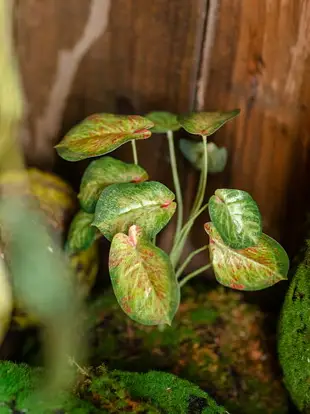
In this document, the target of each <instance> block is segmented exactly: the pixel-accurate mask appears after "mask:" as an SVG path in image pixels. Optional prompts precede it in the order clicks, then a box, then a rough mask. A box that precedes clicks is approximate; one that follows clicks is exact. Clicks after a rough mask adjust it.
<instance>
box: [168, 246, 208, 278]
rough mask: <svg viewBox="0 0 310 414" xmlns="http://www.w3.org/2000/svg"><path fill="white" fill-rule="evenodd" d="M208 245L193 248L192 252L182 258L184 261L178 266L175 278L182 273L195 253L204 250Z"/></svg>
mask: <svg viewBox="0 0 310 414" xmlns="http://www.w3.org/2000/svg"><path fill="white" fill-rule="evenodd" d="M208 247H209V245H206V246H202V247H200V248H199V249H197V250H194V251H193V252H192V253H190V254H189V255H188V256H187V258H186V259H185V260H184V263H183V264H182V265H181V266H180V267H179V269H178V271H177V272H176V277H177V279H178V278H179V277H180V276H181V275H182V273H183V271H184V269H185V268H186V267H187V265H188V264H189V263H190V261H191V260H192V259H193V257H195V256H196V255H197V254H199V253H201V252H203V251H204V250H207V249H208Z"/></svg>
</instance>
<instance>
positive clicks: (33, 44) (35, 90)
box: [15, 0, 207, 247]
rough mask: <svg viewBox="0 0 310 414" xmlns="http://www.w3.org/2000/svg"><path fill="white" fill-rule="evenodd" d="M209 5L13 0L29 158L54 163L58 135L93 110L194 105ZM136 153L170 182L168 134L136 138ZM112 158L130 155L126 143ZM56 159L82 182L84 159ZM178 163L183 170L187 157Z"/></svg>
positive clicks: (177, 0) (172, 0)
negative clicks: (80, 48)
mask: <svg viewBox="0 0 310 414" xmlns="http://www.w3.org/2000/svg"><path fill="white" fill-rule="evenodd" d="M206 3H207V1H206V0H169V1H166V0H147V1H146V0H113V1H112V0H79V2H78V5H77V2H76V1H75V0H66V1H65V2H63V1H62V0H45V1H44V3H43V2H41V1H39V0H15V6H16V7H15V17H16V20H15V25H16V44H17V50H18V55H19V59H20V66H21V71H22V75H23V79H24V86H25V96H26V100H27V102H28V104H29V108H28V110H29V112H28V129H26V134H25V135H24V140H26V138H27V140H26V145H25V153H26V156H27V158H28V161H29V162H30V163H31V164H35V165H38V166H41V167H43V168H48V167H50V166H51V165H53V163H54V158H55V151H54V150H53V145H54V144H55V143H56V142H57V140H58V139H59V137H60V136H61V135H62V134H64V133H65V132H66V131H67V130H68V129H69V128H71V127H72V126H73V125H74V124H75V123H77V122H78V121H80V120H81V119H83V118H84V117H85V116H87V115H89V114H91V113H94V112H127V113H128V112H136V113H142V114H143V113H146V112H148V111H150V110H156V109H157V110H168V111H172V112H186V111H189V110H192V109H193V103H194V97H195V88H196V77H197V72H198V67H199V62H200V60H199V56H200V48H201V39H202V33H203V29H204V22H205V17H206ZM104 7H105V9H106V10H108V17H107V16H106V13H107V12H104V11H103V8H104ZM94 9H96V11H95V13H94V16H93V19H92V27H90V28H89V31H88V35H87V36H86V35H85V32H87V30H86V26H87V24H88V25H89V21H90V20H91V12H92V10H94ZM100 14H101V15H100ZM98 15H99V17H98ZM96 16H97V17H96ZM105 19H107V24H106V25H103V26H102V21H104V20H105ZM100 25H101V26H100ZM94 32H95V33H94ZM96 33H97V35H96ZM89 38H91V40H89ZM81 39H83V40H82V43H83V42H84V43H85V41H87V39H88V45H87V47H84V51H83V53H80V55H78V54H77V52H76V50H75V49H76V48H77V43H78V42H81ZM64 55H65V56H64ZM64 58H66V61H65V62H63V60H64ZM64 63H65V66H64ZM61 66H62V69H63V70H61ZM68 73H69V75H70V73H71V79H70V76H69V75H68ZM57 82H58V86H59V84H60V85H62V86H61V88H60V89H59V87H58V89H57V86H56V91H57V92H56V94H54V95H53V94H51V90H52V91H53V90H55V85H57ZM64 88H67V89H68V94H67V95H66V94H64V93H63V92H64ZM51 95H52V96H53V97H54V98H55V97H56V98H57V97H58V102H59V105H61V106H62V108H59V107H57V99H55V100H54V102H53V103H52V104H51ZM47 108H49V110H47ZM48 112H50V113H49V115H48ZM57 112H58V116H57ZM53 121H54V123H53ZM24 132H25V131H24ZM138 153H139V162H140V164H141V165H142V166H144V167H145V168H146V169H147V171H148V172H149V175H150V178H151V179H152V180H158V181H161V182H164V183H166V184H167V185H169V187H171V188H172V182H171V174H170V166H169V159H168V146H167V143H166V138H165V137H163V136H159V135H155V136H153V137H152V139H151V140H147V141H145V142H139V143H138ZM113 155H115V156H116V157H117V156H119V157H121V158H122V159H124V160H127V161H129V160H130V161H131V159H132V156H131V149H130V145H127V146H123V147H122V148H121V149H120V150H118V151H116V152H115V153H114V154H113ZM58 165H60V167H59V168H60V170H61V172H62V174H63V175H65V177H66V178H68V179H69V180H70V181H71V182H74V183H75V184H76V186H77V184H78V180H79V177H80V176H81V173H82V170H83V168H84V167H85V165H86V163H85V162H82V163H78V165H77V164H75V163H71V164H69V163H63V162H62V161H61V162H60V164H58ZM180 169H181V170H184V168H183V166H182V162H181V166H180ZM171 239H172V234H171V231H170V232H168V233H166V238H165V240H162V245H163V246H164V247H168V245H169V244H170V242H171Z"/></svg>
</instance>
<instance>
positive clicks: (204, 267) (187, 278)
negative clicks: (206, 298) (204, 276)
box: [180, 263, 212, 288]
mask: <svg viewBox="0 0 310 414" xmlns="http://www.w3.org/2000/svg"><path fill="white" fill-rule="evenodd" d="M211 266H212V265H211V263H209V264H207V265H205V266H202V267H200V268H199V269H197V270H195V271H194V272H191V273H189V274H188V275H187V276H185V277H184V279H182V280H181V282H180V288H181V287H182V286H184V285H185V283H187V282H188V281H189V280H190V279H192V278H193V277H195V276H197V275H199V274H200V273H203V272H204V271H206V270H208V269H210V267H211Z"/></svg>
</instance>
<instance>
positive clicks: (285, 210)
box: [15, 0, 310, 247]
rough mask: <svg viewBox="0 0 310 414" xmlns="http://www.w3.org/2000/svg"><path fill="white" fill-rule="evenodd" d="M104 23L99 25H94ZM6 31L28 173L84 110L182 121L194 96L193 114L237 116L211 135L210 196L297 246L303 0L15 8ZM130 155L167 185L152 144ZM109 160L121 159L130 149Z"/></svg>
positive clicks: (50, 0) (303, 143)
mask: <svg viewBox="0 0 310 414" xmlns="http://www.w3.org/2000/svg"><path fill="white" fill-rule="evenodd" d="M207 3H208V4H209V8H208V14H207V7H206V5H207ZM103 6H105V9H106V12H104V11H103ZM92 8H96V10H95V11H96V13H95V15H96V16H97V19H96V16H95V17H94V20H93V22H94V23H93V25H92V30H90V32H92V36H93V37H91V39H92V40H91V41H90V43H89V44H88V45H86V46H87V47H86V48H85V50H84V53H82V55H80V57H79V60H78V62H77V66H76V70H75V71H73V74H72V80H71V81H70V82H71V83H70V82H69V87H68V90H69V94H68V96H66V97H65V98H61V102H60V103H61V105H62V108H61V110H60V111H59V112H60V121H58V120H57V119H56V122H55V125H53V127H52V128H51V129H50V126H49V125H46V124H44V122H43V126H42V127H41V129H38V120H39V119H40V118H41V119H42V116H43V115H44V111H45V110H46V107H47V105H48V101H49V96H50V93H51V90H52V89H53V85H55V82H56V74H57V68H58V66H59V59H60V58H61V55H63V53H64V52H65V53H66V52H68V53H69V57H70V52H72V50H73V48H74V46H76V44H77V42H78V40H79V39H81V38H83V33H84V31H85V28H86V25H87V22H89V19H90V14H91V10H92ZM212 10H213V11H215V15H214V16H213V15H211V14H212V13H211V12H212ZM105 13H106V16H105ZM105 17H107V24H106V25H103V26H100V24H102V22H103V21H104V19H105ZM206 22H208V26H207V27H206V35H207V36H208V37H207V42H209V44H210V46H212V43H213V48H207V49H208V53H209V55H208V57H207V58H208V64H207V65H206V68H205V70H204V71H203V70H202V69H203V67H204V64H205V61H204V60H202V61H201V62H200V54H201V51H202V50H203V45H202V34H203V32H204V29H205V23H206ZM212 23H214V27H215V32H214V41H212V39H211V40H210V35H212V30H211V34H210V25H211V24H212ZM15 28H16V45H17V51H18V56H19V60H20V66H21V70H22V76H23V83H24V89H25V96H26V99H27V103H28V125H27V128H26V129H25V130H24V131H23V132H24V135H23V139H24V141H25V152H26V155H27V158H28V160H29V162H30V163H32V164H35V165H39V166H44V167H50V166H51V165H52V164H53V162H54V155H55V152H54V150H53V148H52V146H53V144H54V143H55V142H56V141H57V140H58V139H59V137H60V136H61V135H62V134H63V133H64V132H65V131H66V130H68V129H69V128H70V127H71V126H72V125H73V124H74V123H76V122H78V121H79V120H81V119H82V118H84V117H85V116H86V115H88V114H90V113H92V112H96V111H126V108H127V110H128V108H132V110H134V111H135V112H138V113H145V112H147V111H149V110H156V109H166V110H171V111H175V112H186V111H188V110H191V109H193V100H194V97H195V94H196V91H197V100H196V103H197V106H198V107H199V109H206V110H214V109H231V108H233V107H241V109H242V114H241V116H240V118H239V119H238V120H236V121H234V122H232V123H231V124H229V125H227V126H226V127H225V128H224V129H223V130H221V131H219V132H218V133H217V134H216V135H215V136H214V140H215V141H216V142H217V143H218V144H220V145H225V146H226V147H227V148H228V150H229V153H230V158H229V165H228V166H227V168H226V170H225V172H224V173H223V174H220V175H218V176H215V177H210V179H209V184H210V190H209V192H212V190H213V189H214V188H215V187H223V186H225V187H227V186H229V187H235V188H242V189H245V190H247V191H249V192H251V194H252V195H253V196H254V198H255V199H256V200H257V202H258V203H259V205H260V207H261V210H262V213H263V216H264V225H265V231H266V232H268V233H270V234H271V235H272V236H274V237H276V238H278V239H281V240H283V239H285V236H286V239H285V243H286V245H287V246H288V247H291V246H294V245H296V240H297V239H298V237H299V235H300V230H301V223H302V220H303V216H304V212H305V208H304V207H303V203H305V202H307V201H308V200H309V190H308V186H307V183H306V182H305V181H303V180H304V177H306V176H307V169H308V166H309V126H310V125H309V119H310V118H309V98H310V84H309V75H308V74H309V73H310V72H309V64H310V60H309V42H307V39H309V1H308V0H296V1H289V0H252V1H244V0H209V1H207V0H169V1H167V0H80V1H79V2H78V5H77V2H76V1H75V0H67V1H65V2H63V1H62V0H45V1H44V2H41V1H40V0H15ZM96 30H98V32H97V33H95V32H96ZM94 31H95V32H94ZM84 34H85V33H84ZM205 45H206V39H205ZM75 57H76V55H75ZM71 58H72V56H71ZM69 63H70V59H69ZM71 64H72V62H71ZM69 66H70V65H69ZM199 66H200V69H199ZM198 75H200V81H201V82H200V83H199V84H197V79H198ZM64 84H66V82H65V83H64ZM201 85H202V86H201ZM199 86H201V88H200V89H199ZM60 97H61V94H60ZM56 102H57V99H56ZM123 102H125V103H126V102H127V103H126V105H125V106H124V104H123ZM56 106H57V105H56ZM53 110H54V111H55V110H56V112H57V108H55V107H54V108H53ZM56 118H57V117H56ZM50 119H52V120H53V116H52V117H51V118H50ZM38 131H39V132H38ZM50 131H52V133H51V132H50ZM212 139H213V138H212ZM139 152H140V159H141V163H142V165H143V166H144V167H146V168H147V169H148V171H149V172H150V175H151V178H152V179H156V180H160V181H163V182H165V183H166V184H168V185H169V186H171V179H170V171H169V164H168V160H167V146H166V142H165V140H164V139H163V137H161V136H155V137H153V138H152V139H151V140H149V141H146V142H142V143H139ZM118 155H121V156H122V158H124V159H127V160H129V159H130V158H131V154H130V147H123V148H122V150H121V151H119V152H118ZM80 165H81V166H82V167H83V165H85V164H83V163H81V164H80ZM81 166H77V165H76V164H75V165H72V163H71V164H68V163H67V164H65V168H64V170H63V171H64V172H65V176H67V177H69V178H73V177H79V176H80V174H81V168H82V167H81ZM180 169H181V170H182V172H183V179H184V181H183V184H185V188H186V193H187V197H186V200H187V202H188V201H190V200H191V199H192V195H193V179H192V176H193V174H190V177H189V178H188V175H189V174H188V173H189V171H190V170H189V168H188V165H187V163H184V161H183V160H182V159H180ZM195 236H196V238H197V240H199V244H200V243H201V241H202V240H205V238H204V237H205V236H204V234H203V230H201V228H200V229H199V230H198V229H197V233H196V234H195ZM196 238H195V237H194V238H193V240H196ZM193 243H194V244H196V243H197V244H198V241H195V242H194V241H193Z"/></svg>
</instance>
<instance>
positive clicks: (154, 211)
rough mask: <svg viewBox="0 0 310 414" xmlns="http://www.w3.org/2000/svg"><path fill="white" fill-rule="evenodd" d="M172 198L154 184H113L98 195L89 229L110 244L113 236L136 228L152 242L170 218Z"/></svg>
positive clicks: (166, 189) (170, 193)
mask: <svg viewBox="0 0 310 414" xmlns="http://www.w3.org/2000/svg"><path fill="white" fill-rule="evenodd" d="M174 198H175V195H174V194H173V192H172V191H170V190H169V189H168V188H167V187H166V186H164V185H163V184H161V183H159V182H157V181H146V182H144V183H138V184H132V183H122V184H113V185H110V186H109V187H107V188H105V189H104V190H103V191H102V193H101V195H100V198H99V200H98V203H97V205H96V211H95V219H94V222H93V225H94V226H96V227H98V229H99V230H100V231H101V233H102V234H103V235H104V236H105V237H106V238H107V239H108V240H110V241H111V240H112V238H113V236H114V235H115V234H116V233H127V232H128V230H129V227H130V226H132V225H133V224H137V225H138V226H141V227H142V228H143V230H144V232H145V234H146V236H147V237H148V238H150V239H151V240H152V239H153V238H154V237H155V236H156V234H157V233H159V232H160V231H161V230H162V229H163V228H164V227H165V226H166V224H167V223H168V222H169V220H170V219H171V217H172V216H173V214H174V212H175V209H176V203H175V202H174V201H173V200H174Z"/></svg>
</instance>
